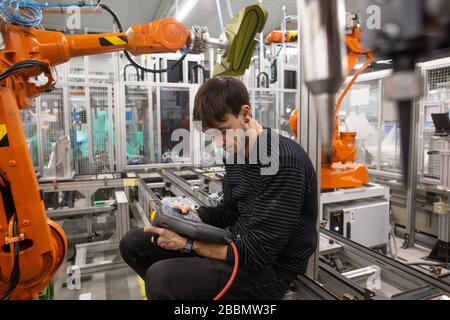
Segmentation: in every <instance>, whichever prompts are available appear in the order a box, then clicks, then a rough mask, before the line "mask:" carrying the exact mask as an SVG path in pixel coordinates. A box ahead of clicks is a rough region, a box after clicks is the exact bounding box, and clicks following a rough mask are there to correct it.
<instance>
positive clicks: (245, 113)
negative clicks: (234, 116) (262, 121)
mask: <svg viewBox="0 0 450 320" xmlns="http://www.w3.org/2000/svg"><path fill="white" fill-rule="evenodd" d="M241 117H242V119H243V120H244V122H245V123H248V122H249V121H250V119H251V118H252V108H251V107H250V106H249V105H248V104H244V105H243V106H242V107H241Z"/></svg>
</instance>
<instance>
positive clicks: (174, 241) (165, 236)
mask: <svg viewBox="0 0 450 320" xmlns="http://www.w3.org/2000/svg"><path fill="white" fill-rule="evenodd" d="M144 232H147V233H153V234H157V235H158V237H157V238H156V245H158V246H160V247H161V248H163V249H167V250H174V251H183V249H184V246H185V245H186V241H187V238H185V237H182V236H180V235H179V234H178V233H176V232H173V231H171V230H169V229H164V228H158V227H154V226H148V227H145V228H144Z"/></svg>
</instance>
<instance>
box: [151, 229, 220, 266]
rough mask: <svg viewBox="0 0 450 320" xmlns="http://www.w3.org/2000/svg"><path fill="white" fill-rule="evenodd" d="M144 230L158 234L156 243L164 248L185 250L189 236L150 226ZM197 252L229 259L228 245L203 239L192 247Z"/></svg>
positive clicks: (211, 256)
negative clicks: (203, 240)
mask: <svg viewBox="0 0 450 320" xmlns="http://www.w3.org/2000/svg"><path fill="white" fill-rule="evenodd" d="M144 231H145V232H147V233H151V234H154V235H158V237H157V239H156V244H157V245H158V246H160V247H161V248H163V249H167V250H174V251H183V249H184V247H185V245H186V241H187V238H186V237H183V236H180V235H179V234H177V233H176V232H173V231H171V230H169V229H164V228H159V227H155V226H148V227H145V228H144ZM192 249H193V250H194V252H195V253H197V254H198V255H199V256H202V257H205V258H211V259H216V260H220V261H226V260H227V251H228V246H227V245H223V244H215V243H207V242H202V241H197V240H196V241H194V245H193V247H192Z"/></svg>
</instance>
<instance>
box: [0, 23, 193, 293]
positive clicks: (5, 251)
mask: <svg viewBox="0 0 450 320" xmlns="http://www.w3.org/2000/svg"><path fill="white" fill-rule="evenodd" d="M0 30H1V33H2V35H3V39H4V44H5V48H4V50H2V51H0V72H1V73H3V72H4V71H5V70H7V69H8V68H9V67H11V66H12V65H14V64H16V63H18V62H21V61H25V60H38V61H40V62H43V63H45V64H47V65H48V66H50V67H51V66H55V65H58V64H62V63H64V62H66V61H68V60H69V59H71V58H73V57H77V56H84V55H92V54H100V53H107V52H115V51H122V50H128V51H130V52H131V53H133V54H145V53H157V52H175V51H177V50H179V49H181V48H183V47H184V46H185V45H187V44H189V41H190V33H189V31H188V30H187V29H186V28H185V27H184V26H183V25H182V24H181V23H180V22H178V21H177V20H175V19H173V18H164V19H161V20H158V21H154V22H152V23H149V24H146V25H141V26H133V27H131V28H130V29H129V30H128V31H127V32H125V33H116V34H90V35H64V34H62V33H60V32H53V31H45V30H38V29H35V28H31V27H23V26H18V25H13V24H1V25H0ZM41 73H42V69H40V68H39V67H32V68H28V69H26V70H23V71H20V72H19V73H16V74H14V75H11V76H9V77H7V78H5V79H4V80H3V81H1V82H0V129H1V130H0V131H1V132H0V171H1V173H2V174H3V175H4V177H5V178H6V179H7V182H8V183H9V184H10V190H11V193H12V199H13V201H10V203H5V199H3V197H2V195H1V194H0V295H3V293H4V292H5V291H6V290H7V287H8V281H9V278H10V275H11V272H12V269H13V261H14V259H13V255H12V254H11V252H12V250H11V249H12V248H13V247H14V241H20V245H21V250H20V281H19V284H18V286H17V288H16V289H15V290H14V292H13V293H12V295H11V296H10V298H11V299H34V298H35V297H36V296H37V295H38V294H39V293H40V292H41V291H42V290H43V289H44V288H45V287H46V286H47V284H48V283H49V281H50V280H51V279H52V277H53V276H54V274H55V272H56V271H57V269H58V267H59V266H60V265H61V263H62V261H63V259H64V256H65V254H66V251H67V239H66V236H65V234H64V231H63V230H62V229H61V228H60V227H59V226H58V225H57V224H56V223H54V222H52V221H50V220H49V219H48V218H47V215H46V211H45V207H44V203H43V200H42V196H41V192H40V190H39V184H38V181H37V179H36V175H35V171H34V167H33V164H32V161H31V159H30V155H29V152H28V147H27V142H26V138H25V134H24V131H23V124H22V121H21V118H20V112H19V111H20V109H25V108H28V107H30V106H31V104H32V99H33V98H35V97H37V96H38V95H40V94H41V93H43V92H47V91H50V90H52V89H53V86H54V83H55V79H54V76H53V74H52V73H51V72H47V73H46V74H45V76H46V77H47V79H48V81H47V83H46V84H45V85H43V86H40V87H38V86H36V85H35V84H33V83H30V82H29V79H30V78H33V77H36V76H38V75H40V74H41ZM0 184H2V186H3V187H4V188H5V187H6V185H4V184H5V183H4V182H2V180H0ZM11 202H12V203H11ZM11 204H13V205H14V208H15V209H14V211H15V212H14V215H13V218H11V217H9V218H8V215H7V214H6V212H7V209H6V208H7V206H10V205H11ZM13 219H17V222H18V230H19V233H20V236H19V237H15V238H14V237H13V236H12V230H11V227H10V226H11V224H12V221H13ZM11 241H13V242H12V243H10V242H11Z"/></svg>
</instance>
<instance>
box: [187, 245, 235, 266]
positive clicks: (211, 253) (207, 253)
mask: <svg viewBox="0 0 450 320" xmlns="http://www.w3.org/2000/svg"><path fill="white" fill-rule="evenodd" d="M192 249H193V250H194V252H195V253H196V254H198V255H199V256H201V257H205V258H211V259H216V260H220V261H227V252H228V246H227V245H223V244H216V243H207V242H201V241H194V245H193V247H192Z"/></svg>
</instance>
